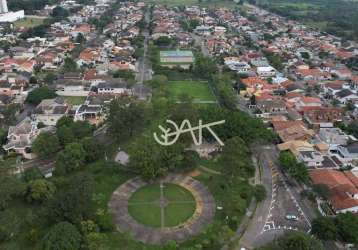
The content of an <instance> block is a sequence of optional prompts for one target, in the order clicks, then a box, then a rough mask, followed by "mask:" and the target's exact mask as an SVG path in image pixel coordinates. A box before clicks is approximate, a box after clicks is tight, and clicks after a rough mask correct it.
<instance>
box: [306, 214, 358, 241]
mask: <svg viewBox="0 0 358 250" xmlns="http://www.w3.org/2000/svg"><path fill="white" fill-rule="evenodd" d="M312 233H313V234H314V235H316V236H317V237H318V238H319V239H321V240H325V241H326V240H338V239H339V240H342V241H344V242H347V243H353V244H357V243H358V218H357V216H355V215H354V214H352V213H344V214H339V215H337V216H336V217H335V218H332V217H318V218H316V219H315V220H313V222H312Z"/></svg>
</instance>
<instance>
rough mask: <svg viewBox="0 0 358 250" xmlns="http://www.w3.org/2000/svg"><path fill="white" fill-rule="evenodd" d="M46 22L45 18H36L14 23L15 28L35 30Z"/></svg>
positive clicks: (27, 18) (26, 18)
mask: <svg viewBox="0 0 358 250" xmlns="http://www.w3.org/2000/svg"><path fill="white" fill-rule="evenodd" d="M44 21H45V19H44V18H36V17H25V18H23V19H20V20H18V21H16V22H15V23H14V26H15V28H21V27H24V28H33V27H36V26H39V25H41V24H43V23H44Z"/></svg>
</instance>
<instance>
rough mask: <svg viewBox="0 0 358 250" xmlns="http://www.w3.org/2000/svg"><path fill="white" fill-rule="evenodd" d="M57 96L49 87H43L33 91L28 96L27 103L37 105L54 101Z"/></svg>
mask: <svg viewBox="0 0 358 250" xmlns="http://www.w3.org/2000/svg"><path fill="white" fill-rule="evenodd" d="M56 96H57V95H56V93H55V91H53V90H51V89H49V88H48V87H47V86H43V87H39V88H36V89H34V90H32V91H31V92H30V93H29V94H28V96H27V98H26V102H28V103H31V104H34V105H37V104H39V103H40V102H41V101H42V100H44V99H52V98H55V97H56Z"/></svg>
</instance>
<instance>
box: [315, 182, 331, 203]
mask: <svg viewBox="0 0 358 250" xmlns="http://www.w3.org/2000/svg"><path fill="white" fill-rule="evenodd" d="M313 191H314V192H315V193H316V194H317V195H318V196H320V197H322V198H323V199H325V200H327V199H329V197H331V190H330V189H329V187H328V186H327V185H325V184H316V185H314V186H313Z"/></svg>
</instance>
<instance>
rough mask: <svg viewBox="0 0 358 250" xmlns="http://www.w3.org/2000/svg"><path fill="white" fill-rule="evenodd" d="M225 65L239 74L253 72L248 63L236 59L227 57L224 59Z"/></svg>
mask: <svg viewBox="0 0 358 250" xmlns="http://www.w3.org/2000/svg"><path fill="white" fill-rule="evenodd" d="M224 63H225V65H226V66H227V67H228V68H229V69H231V70H233V71H236V72H237V73H239V74H242V73H247V72H248V71H250V70H251V66H250V65H249V64H248V63H247V62H243V61H240V60H239V59H238V58H236V57H226V58H224Z"/></svg>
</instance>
